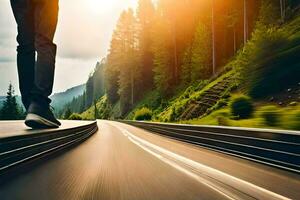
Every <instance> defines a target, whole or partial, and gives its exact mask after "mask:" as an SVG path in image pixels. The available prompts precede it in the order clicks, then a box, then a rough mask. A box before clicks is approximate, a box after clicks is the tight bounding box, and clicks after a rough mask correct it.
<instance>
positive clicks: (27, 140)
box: [0, 122, 98, 175]
mask: <svg viewBox="0 0 300 200" xmlns="http://www.w3.org/2000/svg"><path fill="white" fill-rule="evenodd" d="M97 130H98V126H97V122H93V123H91V124H88V125H85V126H79V127H74V128H70V129H64V130H53V131H48V132H44V133H43V132H41V133H40V134H33V135H23V136H15V137H9V138H2V139H0V175H1V174H4V173H5V172H6V171H7V170H9V169H11V168H12V167H14V166H17V165H20V164H23V163H25V162H27V161H30V160H33V159H36V158H39V157H42V156H45V155H48V154H50V153H52V152H56V151H58V150H62V149H65V148H67V147H69V146H71V145H74V144H77V143H80V142H82V141H84V140H85V139H87V138H88V137H90V136H91V135H93V134H94V133H95V132H96V131H97Z"/></svg>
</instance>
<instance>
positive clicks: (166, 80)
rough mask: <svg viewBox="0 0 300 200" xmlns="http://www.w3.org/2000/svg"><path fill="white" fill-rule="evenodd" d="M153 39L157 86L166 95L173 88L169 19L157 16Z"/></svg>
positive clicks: (155, 81)
mask: <svg viewBox="0 0 300 200" xmlns="http://www.w3.org/2000/svg"><path fill="white" fill-rule="evenodd" d="M152 40H153V42H152V51H153V55H154V58H153V63H154V69H153V71H154V83H155V88H156V89H157V90H158V91H160V93H161V94H162V96H166V95H168V94H169V93H170V91H171V90H172V88H173V83H172V82H173V75H172V74H173V67H172V61H171V60H172V56H171V55H172V53H171V51H170V49H171V45H172V41H171V30H170V29H169V26H168V21H166V20H165V19H164V18H163V17H162V16H161V15H157V16H156V20H155V25H154V28H153V33H152Z"/></svg>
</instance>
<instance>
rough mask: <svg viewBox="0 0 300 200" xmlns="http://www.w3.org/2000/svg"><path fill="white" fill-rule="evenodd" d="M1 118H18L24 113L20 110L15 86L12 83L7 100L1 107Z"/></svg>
mask: <svg viewBox="0 0 300 200" xmlns="http://www.w3.org/2000/svg"><path fill="white" fill-rule="evenodd" d="M1 118H2V120H17V119H21V118H22V113H21V112H20V110H19V106H18V104H17V101H16V96H15V95H14V88H13V86H12V84H11V83H10V84H9V86H8V92H7V96H6V100H5V101H4V104H3V107H2V109H1Z"/></svg>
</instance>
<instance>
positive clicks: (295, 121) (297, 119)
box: [282, 109, 300, 130]
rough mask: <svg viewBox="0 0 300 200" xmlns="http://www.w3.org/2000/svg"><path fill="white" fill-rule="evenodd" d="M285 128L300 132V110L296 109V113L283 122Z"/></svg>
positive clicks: (289, 114)
mask: <svg viewBox="0 0 300 200" xmlns="http://www.w3.org/2000/svg"><path fill="white" fill-rule="evenodd" d="M282 124H283V127H284V128H286V129H291V130H300V110H299V109H295V110H294V111H292V112H290V113H288V114H287V116H286V117H284V120H283V122H282Z"/></svg>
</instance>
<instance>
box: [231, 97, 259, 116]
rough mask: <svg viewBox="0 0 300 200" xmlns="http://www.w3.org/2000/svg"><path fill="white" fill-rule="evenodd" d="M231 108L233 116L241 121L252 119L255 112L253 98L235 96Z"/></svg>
mask: <svg viewBox="0 0 300 200" xmlns="http://www.w3.org/2000/svg"><path fill="white" fill-rule="evenodd" d="M230 108H231V113H232V115H233V116H236V117H238V118H239V119H247V118H250V117H251V115H252V113H253V111H254V106H253V104H252V100H251V98H250V97H248V96H245V95H237V96H233V97H232V99H231V101H230Z"/></svg>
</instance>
